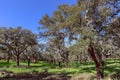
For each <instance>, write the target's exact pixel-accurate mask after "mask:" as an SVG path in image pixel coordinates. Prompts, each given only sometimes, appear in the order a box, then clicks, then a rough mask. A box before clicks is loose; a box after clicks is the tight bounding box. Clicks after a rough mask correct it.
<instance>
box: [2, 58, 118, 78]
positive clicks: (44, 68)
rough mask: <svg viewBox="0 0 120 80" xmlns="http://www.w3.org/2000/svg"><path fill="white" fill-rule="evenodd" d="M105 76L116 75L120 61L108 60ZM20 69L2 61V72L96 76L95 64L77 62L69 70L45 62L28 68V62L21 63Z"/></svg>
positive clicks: (32, 64)
mask: <svg viewBox="0 0 120 80" xmlns="http://www.w3.org/2000/svg"><path fill="white" fill-rule="evenodd" d="M105 64H106V65H105V70H104V72H105V75H111V74H114V73H115V72H116V71H120V59H118V60H110V59H107V60H106V61H105ZM20 65H21V66H20V67H18V68H17V67H15V62H13V61H10V63H9V64H8V63H6V61H3V60H0V70H6V71H12V72H13V73H25V72H28V73H30V72H34V71H37V72H48V73H52V74H67V75H71V76H72V77H74V76H76V75H79V76H80V75H82V76H85V75H86V74H87V75H88V76H89V74H90V75H95V74H96V70H95V65H94V63H93V62H90V63H89V64H86V63H82V64H79V63H77V62H74V63H70V64H69V68H59V67H58V64H50V63H47V62H44V61H40V62H39V63H31V67H29V68H28V67H26V66H27V63H26V62H20Z"/></svg>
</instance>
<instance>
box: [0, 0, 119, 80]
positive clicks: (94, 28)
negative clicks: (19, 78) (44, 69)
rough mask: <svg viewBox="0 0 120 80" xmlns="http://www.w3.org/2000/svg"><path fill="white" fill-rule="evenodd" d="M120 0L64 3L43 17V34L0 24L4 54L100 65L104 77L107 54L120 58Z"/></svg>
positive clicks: (100, 75)
mask: <svg viewBox="0 0 120 80" xmlns="http://www.w3.org/2000/svg"><path fill="white" fill-rule="evenodd" d="M119 3H120V1H119V0H77V3H76V4H74V5H68V4H62V5H59V6H58V8H57V10H56V11H54V12H53V15H52V16H49V15H48V14H45V15H44V16H43V18H42V19H41V20H40V21H39V24H40V25H41V26H40V27H39V29H38V31H39V34H34V33H33V32H31V31H30V30H27V29H22V27H17V28H6V27H0V53H1V54H0V58H1V59H6V60H7V62H9V60H15V61H16V66H19V61H20V60H26V61H27V62H28V66H30V62H38V61H40V60H44V61H48V62H50V63H51V64H55V63H58V64H59V67H61V64H62V63H63V64H64V67H69V66H68V63H69V62H71V61H72V62H74V61H78V62H80V64H81V63H82V62H86V63H89V62H90V61H93V62H94V63H95V65H96V71H97V79H98V80H99V79H100V78H103V77H104V72H103V71H104V70H103V67H104V66H105V63H104V60H105V58H111V59H117V58H120V16H119V14H120V5H119ZM42 42H44V43H42Z"/></svg>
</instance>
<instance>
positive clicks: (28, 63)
mask: <svg viewBox="0 0 120 80" xmlns="http://www.w3.org/2000/svg"><path fill="white" fill-rule="evenodd" d="M27 61H28V67H30V59H28V60H27Z"/></svg>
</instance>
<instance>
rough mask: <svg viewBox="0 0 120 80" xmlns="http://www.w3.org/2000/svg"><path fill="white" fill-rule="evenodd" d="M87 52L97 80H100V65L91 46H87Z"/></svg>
mask: <svg viewBox="0 0 120 80" xmlns="http://www.w3.org/2000/svg"><path fill="white" fill-rule="evenodd" d="M88 52H89V54H90V56H91V57H92V59H93V61H94V62H95V65H96V71H97V79H98V80H100V78H102V70H101V68H100V63H99V61H98V60H97V57H96V56H95V53H94V50H93V47H92V46H91V45H89V47H88Z"/></svg>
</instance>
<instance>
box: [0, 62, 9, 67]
mask: <svg viewBox="0 0 120 80" xmlns="http://www.w3.org/2000/svg"><path fill="white" fill-rule="evenodd" d="M10 65H11V63H7V62H0V68H3V67H9V66H10Z"/></svg>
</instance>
